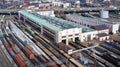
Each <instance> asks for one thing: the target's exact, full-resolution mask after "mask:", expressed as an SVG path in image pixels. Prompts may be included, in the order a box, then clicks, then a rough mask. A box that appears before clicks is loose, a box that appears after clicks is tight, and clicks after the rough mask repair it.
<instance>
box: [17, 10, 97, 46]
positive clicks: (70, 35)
mask: <svg viewBox="0 0 120 67" xmlns="http://www.w3.org/2000/svg"><path fill="white" fill-rule="evenodd" d="M19 16H20V17H23V19H24V21H26V20H28V21H30V22H31V23H32V24H36V27H37V26H38V27H39V28H40V30H41V34H46V36H49V37H50V38H52V39H53V40H54V41H55V42H56V43H59V42H62V41H65V42H66V44H67V45H68V42H69V40H72V41H75V40H76V39H79V40H80V41H81V42H84V41H88V40H93V39H94V38H95V37H96V34H97V33H98V32H97V31H96V30H94V29H92V28H90V27H87V26H84V25H80V24H77V23H73V22H70V21H67V20H63V19H60V18H56V17H45V16H41V15H39V14H37V13H30V12H28V11H25V10H22V11H19Z"/></svg>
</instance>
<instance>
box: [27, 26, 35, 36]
mask: <svg viewBox="0 0 120 67" xmlns="http://www.w3.org/2000/svg"><path fill="white" fill-rule="evenodd" d="M26 30H27V31H28V33H29V34H30V35H34V34H35V32H34V31H32V30H31V28H30V27H27V28H26Z"/></svg>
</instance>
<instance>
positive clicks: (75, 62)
mask: <svg viewBox="0 0 120 67" xmlns="http://www.w3.org/2000/svg"><path fill="white" fill-rule="evenodd" d="M25 26H26V25H25ZM36 32H37V31H36ZM37 35H38V36H39V34H38V33H37ZM40 35H41V34H40ZM42 39H43V40H45V41H44V43H43V44H46V42H47V45H46V47H48V48H49V46H48V45H51V46H52V47H53V48H55V49H56V51H58V52H59V53H60V54H63V52H61V51H60V50H58V48H57V47H56V46H53V44H51V42H50V41H49V40H48V39H45V38H43V37H41V36H40V40H42ZM49 50H51V49H49ZM51 52H53V51H51ZM53 53H55V52H53ZM65 57H66V58H67V59H70V58H68V56H66V55H65ZM69 61H71V62H72V63H74V64H75V65H76V66H78V67H83V65H81V64H80V63H78V62H77V61H76V60H75V59H73V58H71V60H69Z"/></svg>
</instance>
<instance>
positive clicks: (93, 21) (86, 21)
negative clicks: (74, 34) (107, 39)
mask: <svg viewBox="0 0 120 67" xmlns="http://www.w3.org/2000/svg"><path fill="white" fill-rule="evenodd" d="M66 19H67V20H70V21H73V22H75V23H79V24H83V25H86V26H88V27H92V26H99V25H104V26H106V27H108V29H109V32H112V33H113V34H116V33H117V32H118V31H119V24H117V23H113V22H110V21H107V20H104V19H97V18H90V17H82V16H81V15H71V14H68V15H66Z"/></svg>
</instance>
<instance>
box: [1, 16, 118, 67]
mask: <svg viewBox="0 0 120 67" xmlns="http://www.w3.org/2000/svg"><path fill="white" fill-rule="evenodd" d="M0 17H1V21H0V57H2V58H0V64H1V63H2V64H1V65H2V67H119V66H120V41H116V40H109V41H105V42H101V43H99V44H94V43H89V44H87V45H84V44H82V43H80V42H79V40H76V41H75V42H73V41H70V42H69V43H68V44H69V45H65V43H63V42H60V43H57V44H56V43H54V42H52V39H51V37H49V36H47V35H43V34H41V33H40V32H41V30H39V28H37V24H35V23H33V22H31V21H24V19H21V18H18V15H11V16H9V15H1V16H0ZM5 57H6V58H5ZM2 60H4V61H2Z"/></svg>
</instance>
